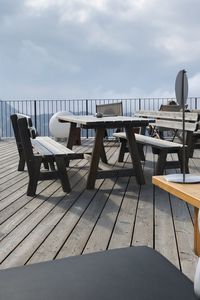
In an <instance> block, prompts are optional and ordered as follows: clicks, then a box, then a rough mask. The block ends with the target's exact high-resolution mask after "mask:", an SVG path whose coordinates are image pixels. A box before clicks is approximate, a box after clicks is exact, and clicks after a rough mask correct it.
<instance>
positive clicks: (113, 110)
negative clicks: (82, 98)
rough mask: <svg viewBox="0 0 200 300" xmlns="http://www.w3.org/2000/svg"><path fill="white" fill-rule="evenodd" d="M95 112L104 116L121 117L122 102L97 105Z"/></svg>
mask: <svg viewBox="0 0 200 300" xmlns="http://www.w3.org/2000/svg"><path fill="white" fill-rule="evenodd" d="M96 112H97V113H99V112H100V113H102V114H103V115H104V116H122V115H123V105H122V102H115V103H108V104H97V105H96Z"/></svg>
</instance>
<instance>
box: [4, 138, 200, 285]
mask: <svg viewBox="0 0 200 300" xmlns="http://www.w3.org/2000/svg"><path fill="white" fill-rule="evenodd" d="M92 143H93V140H92V139H88V140H84V142H83V143H82V145H81V146H78V147H77V148H76V150H77V151H82V150H84V151H86V152H87V151H88V150H89V149H91V146H92ZM116 145H117V143H114V142H113V143H107V147H106V150H107V155H108V157H109V162H111V163H116V161H117V154H118V153H117V148H116ZM126 158H127V161H126V162H125V163H124V165H125V166H128V165H129V164H130V158H129V156H126ZM154 159H155V156H154V155H153V154H152V152H151V151H150V149H149V148H147V153H146V162H145V164H144V173H145V179H146V184H145V185H143V186H141V187H140V186H138V184H137V183H136V180H135V178H134V177H124V178H116V179H115V178H113V179H104V180H103V179H101V180H97V181H96V185H95V189H94V190H86V189H85V186H86V178H87V173H88V165H89V162H88V161H87V160H86V159H82V160H74V161H71V162H70V168H69V177H70V182H71V185H72V192H71V193H70V194H69V195H66V194H65V193H63V191H62V188H61V186H60V183H59V182H58V181H43V182H40V183H39V184H38V189H37V196H36V197H28V196H26V188H27V182H28V177H27V172H26V171H24V172H18V171H17V165H18V153H17V149H16V146H15V143H14V140H12V139H11V140H8V141H5V140H3V141H0V263H1V265H0V268H8V267H12V266H18V265H23V264H32V263H36V262H41V261H46V260H52V259H58V258H61V257H65V256H69V255H79V254H85V253H88V252H94V251H102V250H106V249H111V248H119V247H127V246H128V247H129V246H135V245H148V246H150V247H153V248H155V249H156V250H158V251H159V252H161V253H162V254H163V255H164V256H166V257H167V258H168V259H169V260H171V261H172V263H173V264H175V265H176V266H177V267H179V268H181V270H182V271H183V272H184V273H185V274H186V275H187V276H188V277H190V278H191V279H193V276H194V269H195V265H196V262H197V257H196V256H195V254H194V253H193V208H192V207H191V206H188V205H186V204H185V203H184V202H182V201H180V200H179V199H177V198H175V197H172V196H170V195H168V194H167V193H165V192H164V191H162V190H159V189H158V188H156V189H155V188H153V186H152V184H151V177H152V175H153V172H154V171H153V170H154V168H153V165H154ZM172 159H173V156H172ZM119 165H120V166H123V163H120V164H119ZM199 169H200V151H199V150H198V149H197V150H195V153H194V158H193V159H191V160H190V170H191V171H192V172H194V173H195V172H198V170H199ZM175 171H176V170H175Z"/></svg>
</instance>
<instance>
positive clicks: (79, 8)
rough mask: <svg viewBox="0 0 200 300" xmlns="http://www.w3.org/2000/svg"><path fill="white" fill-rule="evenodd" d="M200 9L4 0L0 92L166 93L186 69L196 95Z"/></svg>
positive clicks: (139, 1)
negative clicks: (181, 70)
mask: <svg viewBox="0 0 200 300" xmlns="http://www.w3.org/2000/svg"><path fill="white" fill-rule="evenodd" d="M199 8H200V3H198V2H197V1H195V0H191V1H183V0H175V1H174V0H168V1H162V4H161V2H160V1H159V0H124V1H121V0H96V1H95V0H88V1H82V0H68V1H66V0H20V1H19V0H15V1H12V2H11V1H6V0H2V1H1V11H0V24H1V27H0V40H1V48H0V80H1V85H0V95H1V98H3V97H5V98H13V97H16V96H17V97H18V98H20V97H23V98H34V97H36V98H38V97H41V98H42V97H45V98H46V97H51V98H52V97H54V98H58V97H62V98H63V97H66V98H76V97H78V98H84V97H87V98H89V97H92V98H93V97H95V98H101V97H105V96H106V95H107V96H109V97H112V96H113V97H118V96H119V97H123V96H124V97H143V96H147V97H148V96H153V97H160V96H164V95H166V96H169V95H173V94H174V80H175V77H176V74H177V72H178V71H179V70H180V69H183V68H185V69H186V70H187V71H188V77H189V78H190V80H189V83H190V85H191V87H190V90H191V91H194V93H197V92H199V90H198V88H197V86H198V80H199V76H197V74H199V68H200V62H199V57H200V33H199V26H200V20H199V16H198V12H199ZM194 82H195V86H196V87H194ZM156 94H157V95H156Z"/></svg>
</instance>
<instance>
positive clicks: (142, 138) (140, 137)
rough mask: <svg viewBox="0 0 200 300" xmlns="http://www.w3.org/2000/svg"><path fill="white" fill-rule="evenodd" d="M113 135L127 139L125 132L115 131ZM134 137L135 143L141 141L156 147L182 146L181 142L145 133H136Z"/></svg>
mask: <svg viewBox="0 0 200 300" xmlns="http://www.w3.org/2000/svg"><path fill="white" fill-rule="evenodd" d="M113 136H115V137H118V138H123V139H127V138H126V134H125V132H117V133H114V134H113ZM135 139H136V141H137V143H141V144H144V145H150V146H154V147H158V148H180V147H182V144H178V143H175V142H170V141H167V140H161V139H156V138H153V137H151V136H146V135H142V134H137V133H136V134H135Z"/></svg>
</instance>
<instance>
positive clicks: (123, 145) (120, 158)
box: [118, 139, 127, 162]
mask: <svg viewBox="0 0 200 300" xmlns="http://www.w3.org/2000/svg"><path fill="white" fill-rule="evenodd" d="M120 142H121V146H120V150H119V156H118V162H123V160H124V154H125V152H127V141H126V140H125V139H120Z"/></svg>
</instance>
